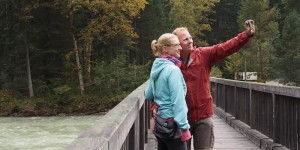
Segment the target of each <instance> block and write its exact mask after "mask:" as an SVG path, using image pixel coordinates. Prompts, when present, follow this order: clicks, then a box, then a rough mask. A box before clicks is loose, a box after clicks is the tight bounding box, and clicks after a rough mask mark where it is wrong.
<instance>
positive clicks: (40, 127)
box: [0, 116, 101, 150]
mask: <svg viewBox="0 0 300 150" xmlns="http://www.w3.org/2000/svg"><path fill="white" fill-rule="evenodd" d="M100 118H101V116H64V117H0V150H62V149H64V148H65V147H66V146H67V145H68V144H70V143H72V141H73V140H74V139H75V138H77V136H79V135H80V134H81V133H82V132H83V131H84V130H85V129H87V128H88V127H90V126H92V125H93V124H94V123H95V122H96V121H97V120H99V119H100Z"/></svg>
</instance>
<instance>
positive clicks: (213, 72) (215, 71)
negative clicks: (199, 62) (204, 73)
mask: <svg viewBox="0 0 300 150" xmlns="http://www.w3.org/2000/svg"><path fill="white" fill-rule="evenodd" d="M222 74H223V73H222V71H221V70H220V69H219V68H218V67H216V66H213V67H212V70H211V72H210V76H212V77H217V78H222Z"/></svg>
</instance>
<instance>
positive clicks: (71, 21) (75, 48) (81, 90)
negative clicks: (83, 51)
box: [70, 9, 84, 95]
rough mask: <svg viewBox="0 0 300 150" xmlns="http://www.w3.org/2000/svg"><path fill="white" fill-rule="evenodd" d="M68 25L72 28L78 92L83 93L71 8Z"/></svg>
mask: <svg viewBox="0 0 300 150" xmlns="http://www.w3.org/2000/svg"><path fill="white" fill-rule="evenodd" d="M70 26H71V29H72V40H73V44H74V51H75V54H76V64H77V70H78V79H79V87H80V94H81V95H83V93H84V83H83V78H82V67H81V63H80V59H79V51H78V47H77V40H76V38H75V30H74V26H73V10H72V9H71V10H70Z"/></svg>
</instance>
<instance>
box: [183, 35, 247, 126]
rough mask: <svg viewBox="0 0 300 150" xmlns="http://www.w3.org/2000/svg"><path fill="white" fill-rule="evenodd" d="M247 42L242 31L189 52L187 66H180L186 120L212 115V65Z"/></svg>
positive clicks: (195, 119)
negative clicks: (218, 42) (183, 85)
mask: <svg viewBox="0 0 300 150" xmlns="http://www.w3.org/2000/svg"><path fill="white" fill-rule="evenodd" d="M248 41H249V37H248V36H247V33H246V32H245V31H244V32H242V33H240V34H238V35H237V36H236V37H234V38H232V39H230V40H228V41H226V42H224V43H222V44H217V45H214V46H210V47H199V48H195V49H194V50H192V51H191V53H190V56H189V65H188V67H186V65H181V68H180V69H181V71H182V73H183V76H184V79H185V82H186V85H187V95H186V102H187V106H188V120H189V121H197V120H200V119H204V118H207V117H210V116H212V115H213V99H212V96H211V94H210V71H211V68H212V66H213V65H214V64H216V63H217V62H219V61H221V60H223V59H224V58H225V57H227V56H229V55H231V54H233V53H235V52H237V51H238V50H240V49H241V47H242V46H244V45H245V44H246V43H247V42H248Z"/></svg>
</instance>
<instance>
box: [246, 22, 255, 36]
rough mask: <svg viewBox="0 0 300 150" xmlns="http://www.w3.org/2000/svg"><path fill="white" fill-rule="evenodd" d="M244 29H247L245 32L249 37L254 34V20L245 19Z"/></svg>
mask: <svg viewBox="0 0 300 150" xmlns="http://www.w3.org/2000/svg"><path fill="white" fill-rule="evenodd" d="M244 27H245V30H246V31H247V34H248V36H249V37H251V36H253V35H254V32H255V26H254V20H251V19H250V20H246V21H245V25H244Z"/></svg>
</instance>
